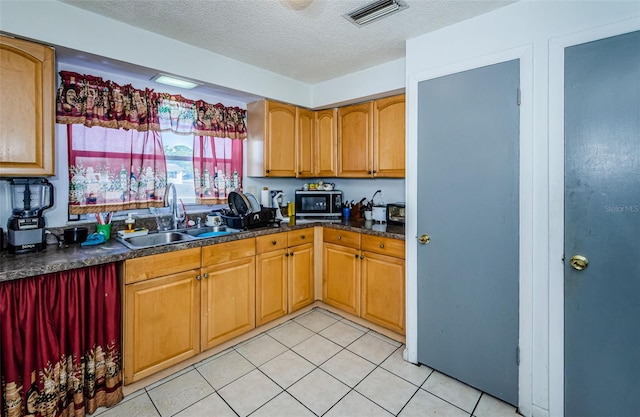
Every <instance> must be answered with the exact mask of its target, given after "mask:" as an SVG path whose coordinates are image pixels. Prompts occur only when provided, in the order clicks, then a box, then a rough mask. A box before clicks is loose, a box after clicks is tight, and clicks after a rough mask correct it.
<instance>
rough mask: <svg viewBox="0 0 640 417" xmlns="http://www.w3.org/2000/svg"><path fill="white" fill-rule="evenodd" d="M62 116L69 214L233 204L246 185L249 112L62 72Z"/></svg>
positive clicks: (59, 114)
mask: <svg viewBox="0 0 640 417" xmlns="http://www.w3.org/2000/svg"><path fill="white" fill-rule="evenodd" d="M60 76H61V83H60V87H59V89H58V93H57V102H56V121H57V123H59V124H66V125H68V126H67V134H68V142H69V214H70V215H74V214H76V215H82V214H87V213H99V212H106V211H109V212H113V211H122V210H136V209H144V208H148V207H161V206H164V204H165V201H164V197H165V196H164V194H165V190H166V186H167V184H168V183H173V184H175V186H176V189H177V191H178V194H179V197H180V198H181V199H182V201H183V202H184V203H185V204H190V203H191V204H208V205H209V204H226V197H227V195H228V193H229V192H230V191H233V190H235V189H239V188H240V187H241V184H240V179H241V178H242V155H243V140H242V139H244V138H246V136H247V131H246V123H245V118H246V110H244V109H240V108H238V107H226V106H224V105H222V104H220V103H217V104H210V103H207V102H205V101H203V100H197V101H194V100H190V99H187V98H184V97H182V96H180V95H176V94H168V93H161V92H156V91H154V90H149V89H145V90H141V89H136V88H134V87H133V86H131V85H124V86H121V85H118V84H116V83H114V82H112V81H108V80H106V81H105V80H102V78H100V77H94V76H90V75H82V74H78V73H75V72H69V71H61V72H60Z"/></svg>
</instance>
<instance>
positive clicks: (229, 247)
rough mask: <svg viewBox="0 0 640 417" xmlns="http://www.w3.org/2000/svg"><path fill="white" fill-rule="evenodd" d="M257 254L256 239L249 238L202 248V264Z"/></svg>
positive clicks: (211, 263) (206, 264) (207, 264)
mask: <svg viewBox="0 0 640 417" xmlns="http://www.w3.org/2000/svg"><path fill="white" fill-rule="evenodd" d="M255 254H256V239H255V238H248V239H242V240H235V241H233V242H225V243H219V244H217V245H211V246H205V247H203V248H202V266H209V265H214V264H218V263H221V262H228V261H232V260H234V259H240V258H246V257H248V256H254V255H255Z"/></svg>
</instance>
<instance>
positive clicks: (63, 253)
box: [0, 220, 405, 283]
mask: <svg viewBox="0 0 640 417" xmlns="http://www.w3.org/2000/svg"><path fill="white" fill-rule="evenodd" d="M315 226H322V227H328V228H333V229H341V230H347V231H353V232H359V233H362V234H369V235H374V236H383V237H388V238H392V239H400V240H404V238H405V234H404V227H403V226H392V225H387V227H386V229H387V230H386V231H378V230H372V229H367V228H365V222H364V221H359V220H353V221H351V222H350V223H307V224H301V225H295V226H289V225H285V224H283V225H282V226H280V227H265V228H259V229H251V230H247V231H244V232H241V233H237V234H232V235H227V236H220V237H213V238H207V239H198V240H192V241H188V242H183V243H175V244H171V245H164V246H157V247H154V248H145V249H137V250H133V249H129V248H127V247H126V246H124V245H123V244H121V243H120V242H118V241H117V240H114V239H111V240H110V241H109V242H107V243H105V244H102V245H97V246H87V247H82V246H80V245H71V246H68V247H63V248H59V247H58V246H56V245H49V246H48V247H47V249H46V250H45V251H42V252H34V253H28V254H23V255H9V254H8V253H7V252H6V251H5V252H2V255H0V283H1V282H4V281H12V280H16V279H20V278H27V277H31V276H38V275H44V274H51V273H55V272H60V271H68V270H71V269H77V268H83V267H87V266H93V265H100V264H106V263H110V262H118V261H123V260H126V259H132V258H138V257H140V256H148V255H156V254H159V253H168V252H173V251H177V250H182V249H189V248H197V247H201V246H208V245H214V244H216V243H223V242H230V241H234V240H240V239H246V238H251V237H256V236H263V235H268V234H272V233H279V232H287V231H290V230H298V229H306V228H311V227H315Z"/></svg>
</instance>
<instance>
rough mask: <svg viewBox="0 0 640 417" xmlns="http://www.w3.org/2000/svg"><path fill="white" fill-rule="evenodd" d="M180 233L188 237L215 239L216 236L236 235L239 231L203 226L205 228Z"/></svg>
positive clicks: (224, 227)
mask: <svg viewBox="0 0 640 417" xmlns="http://www.w3.org/2000/svg"><path fill="white" fill-rule="evenodd" d="M181 232H182V233H186V234H188V235H189V236H193V237H196V238H200V239H203V238H207V237H216V236H224V235H228V234H231V233H238V232H240V230H238V229H232V228H230V227H227V226H205V227H197V228H190V229H184V230H181Z"/></svg>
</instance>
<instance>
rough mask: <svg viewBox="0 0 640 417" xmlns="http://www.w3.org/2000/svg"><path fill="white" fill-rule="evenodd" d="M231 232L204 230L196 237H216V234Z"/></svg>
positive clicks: (221, 234)
mask: <svg viewBox="0 0 640 417" xmlns="http://www.w3.org/2000/svg"><path fill="white" fill-rule="evenodd" d="M230 233H231V232H226V231H225V232H205V233H202V234H199V235H198V237H216V236H223V235H228V234H230Z"/></svg>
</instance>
